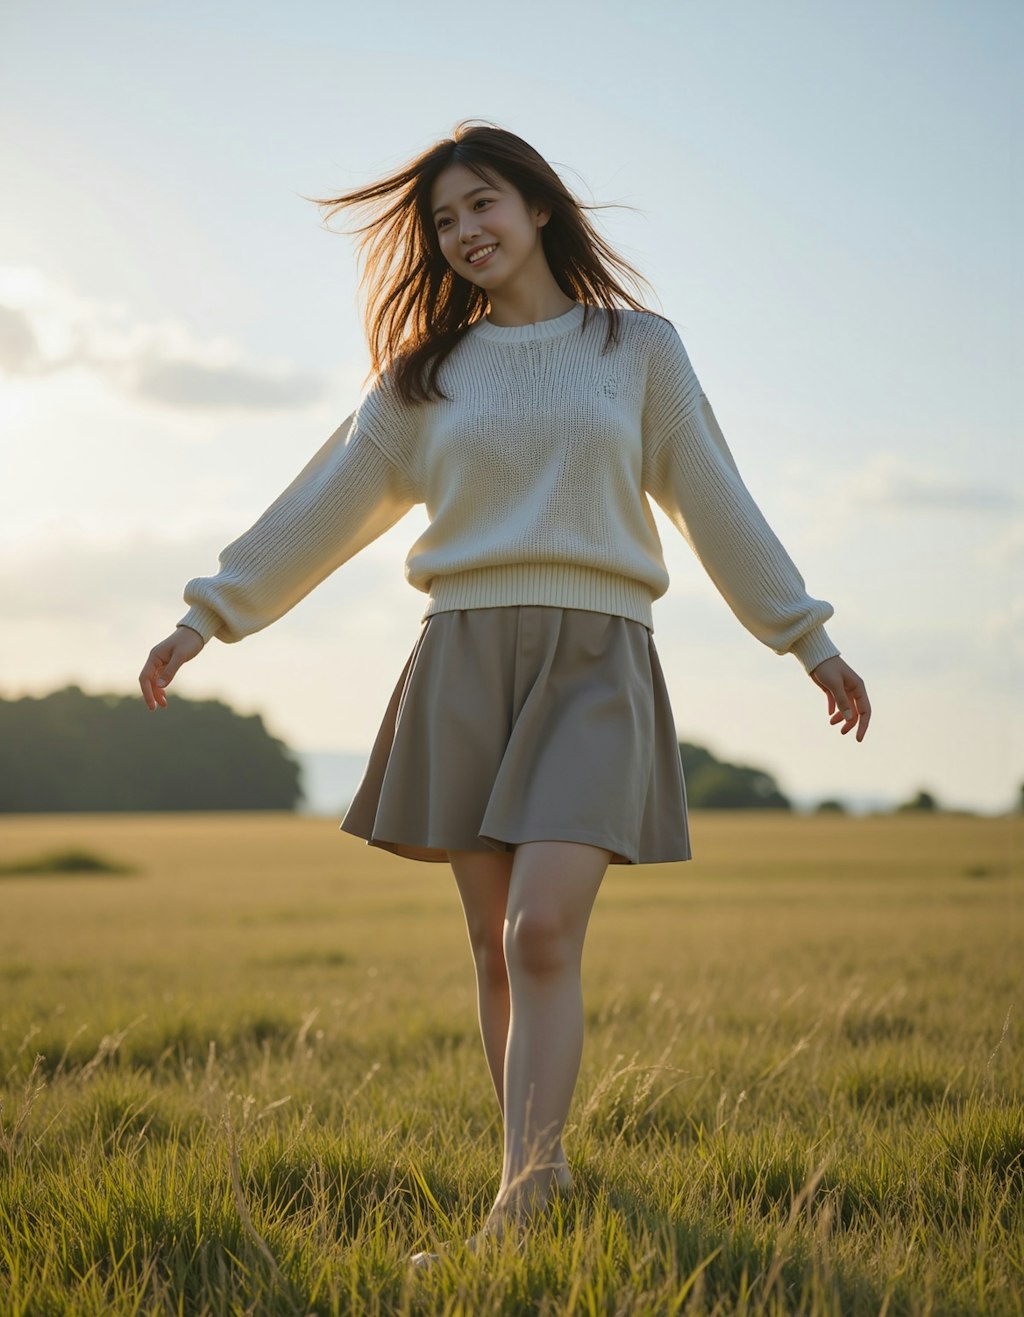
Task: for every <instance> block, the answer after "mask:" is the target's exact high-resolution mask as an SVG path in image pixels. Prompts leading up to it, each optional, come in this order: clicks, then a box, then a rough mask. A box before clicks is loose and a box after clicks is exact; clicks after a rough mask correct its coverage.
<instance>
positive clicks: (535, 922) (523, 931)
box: [504, 904, 581, 978]
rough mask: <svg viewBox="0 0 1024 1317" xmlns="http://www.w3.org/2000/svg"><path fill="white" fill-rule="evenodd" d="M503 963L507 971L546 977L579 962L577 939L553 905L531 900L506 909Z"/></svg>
mask: <svg viewBox="0 0 1024 1317" xmlns="http://www.w3.org/2000/svg"><path fill="white" fill-rule="evenodd" d="M504 946H505V963H506V965H507V966H508V971H509V974H510V975H513V974H523V975H526V976H528V977H530V978H547V977H550V976H553V975H559V974H563V973H565V971H566V970H567V969H571V968H573V967H574V966H578V965H579V961H580V951H581V947H580V939H579V937H578V935H577V933H576V931H575V930H574V929H573V928H572V927H570V926H568V925H567V923H566V920H565V918H564V916H563V914H562V912H561V911H559V910H558V909H557V908H556V907H554V906H547V907H546V906H543V905H538V904H534V905H532V906H527V907H524V908H521V909H519V910H516V911H511V910H510V911H509V916H508V919H507V920H506V922H505V942H504Z"/></svg>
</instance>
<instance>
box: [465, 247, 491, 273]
mask: <svg viewBox="0 0 1024 1317" xmlns="http://www.w3.org/2000/svg"><path fill="white" fill-rule="evenodd" d="M497 250H498V244H497V243H496V242H492V243H491V245H490V246H489V247H481V249H480V250H479V252H474V253H473V255H472V256H468V257H467V258H466V259H467V261H468V263H469V264H470V265H471V266H472V267H473V269H474V270H475V269H476V268H477V266H478V265H486V264H487V262H488V261H489V260H490V259H491V257H492V256H493V255H494V253H495V252H496V251H497Z"/></svg>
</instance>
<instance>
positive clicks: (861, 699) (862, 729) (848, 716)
mask: <svg viewBox="0 0 1024 1317" xmlns="http://www.w3.org/2000/svg"><path fill="white" fill-rule="evenodd" d="M811 681H813V682H815V684H816V685H818V686H820V687H821V689H822V690H823V691H824V692H825V694H826V695H827V696H828V711H829V713H830V714H831V715H832V717H831V718H830V719H829V722H830V723H831V724H832V726H833V727H834V726H835V725H836V723H842V724H843V727H842V733H843V735H844V736H845V735H846V733H847V732H850V731H852V730H853V729H854V727H856V728H857V740H858V741H863V740H864V734H865V733H866V732H867V730H868V723H869V721H870V719H871V705H870V704H869V703H868V693H867V691H866V690H865V689H864V683H863V682H862V681H861V679H860V677H858V676H857V674H856V672H854V670H853V668H851V667H850V665H849V664H848V663H846V662H844V660H843V659H841V658H840V657H839V655H838V654H836V655H835V656H834V657H833V658H830V659H825V661H824V662H823V663H819V664H818V666H817V667H816V668H814V669H812V671H811Z"/></svg>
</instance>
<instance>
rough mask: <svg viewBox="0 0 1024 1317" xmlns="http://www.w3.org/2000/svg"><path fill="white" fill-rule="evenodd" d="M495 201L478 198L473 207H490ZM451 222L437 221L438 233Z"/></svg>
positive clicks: (491, 198) (489, 198)
mask: <svg viewBox="0 0 1024 1317" xmlns="http://www.w3.org/2000/svg"><path fill="white" fill-rule="evenodd" d="M493 200H494V198H493V197H477V199H476V201H474V202H473V205H474V206H489V205H490V204H491V202H492V201H493ZM449 222H450V221H448V220H446V219H439V220H438V221H437V230H438V232H439V233H440V231H441V230H442V229H443V228H444V226H445V225H446V224H448V223H449Z"/></svg>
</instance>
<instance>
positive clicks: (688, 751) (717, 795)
mask: <svg viewBox="0 0 1024 1317" xmlns="http://www.w3.org/2000/svg"><path fill="white" fill-rule="evenodd" d="M679 756H680V758H681V760H682V763H683V777H684V778H685V779H686V802H687V804H688V805H690V806H692V807H693V808H694V809H792V808H793V806H792V803H791V802H790V801H789V799H788V798H787V797H786V796H784V795H783V794H782V792H781V791H780V790H779V788H778V784H777V783H776V781H775V779H774V778H773V777H772V776H771V774H770V773H766V772H765V771H764V770H763V769H761V768H749V767H747V766H746V765H743V764H728V763H724V762H723V761H722V760H720V759H716V758H715V756H714V755H713V754H712V753H711V751H710V750H705V749H704V747H703V746H700V745H691V744H690V742H689V741H680V742H679Z"/></svg>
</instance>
